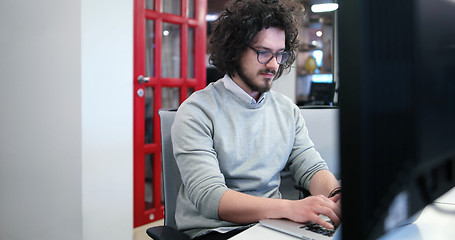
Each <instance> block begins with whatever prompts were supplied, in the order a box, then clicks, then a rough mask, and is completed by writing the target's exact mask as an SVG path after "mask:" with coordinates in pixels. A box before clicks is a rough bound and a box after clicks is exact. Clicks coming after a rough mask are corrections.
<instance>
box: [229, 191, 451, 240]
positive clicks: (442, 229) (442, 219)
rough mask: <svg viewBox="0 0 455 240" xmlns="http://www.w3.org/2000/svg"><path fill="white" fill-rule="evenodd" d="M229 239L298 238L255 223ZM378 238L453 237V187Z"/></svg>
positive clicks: (388, 239)
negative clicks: (413, 218) (412, 218)
mask: <svg viewBox="0 0 455 240" xmlns="http://www.w3.org/2000/svg"><path fill="white" fill-rule="evenodd" d="M230 239H231V240H256V239H257V240H268V239H270V240H272V239H273V240H276V239H280V240H296V239H298V238H296V237H293V236H290V235H287V234H284V233H280V232H278V231H275V230H272V229H269V228H266V227H263V226H261V225H259V224H256V225H255V226H253V227H251V228H249V229H247V230H245V231H243V232H241V233H240V234H237V235H236V236H234V237H232V238H230ZM379 239H380V240H391V239H393V240H396V239H404V240H406V239H409V240H411V239H412V240H419V239H431V240H440V239H441V240H445V239H447V240H453V239H455V188H453V189H452V190H450V191H449V192H447V193H446V194H444V195H443V196H441V197H440V198H438V199H437V200H436V201H435V202H434V203H433V204H431V205H428V206H427V207H425V209H424V210H423V212H422V214H421V215H420V217H419V218H418V219H417V220H416V221H415V222H414V223H413V224H409V225H406V226H403V227H399V228H397V229H394V230H392V231H390V232H388V233H387V234H386V235H384V236H382V237H381V238H379Z"/></svg>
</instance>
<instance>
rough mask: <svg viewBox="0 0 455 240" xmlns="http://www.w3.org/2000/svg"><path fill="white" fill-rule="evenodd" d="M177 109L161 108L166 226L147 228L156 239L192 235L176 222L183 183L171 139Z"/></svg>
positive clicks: (171, 239) (180, 239)
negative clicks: (178, 196) (177, 201)
mask: <svg viewBox="0 0 455 240" xmlns="http://www.w3.org/2000/svg"><path fill="white" fill-rule="evenodd" d="M175 113H176V110H159V111H158V114H159V116H160V123H161V159H162V160H161V164H162V165H161V166H162V172H163V185H164V226H156V227H151V228H149V229H147V231H146V232H147V235H149V236H150V237H151V238H153V239H155V240H190V237H188V236H187V235H185V234H184V233H182V232H180V231H178V230H177V224H176V223H175V218H174V216H175V202H176V198H177V194H178V192H179V189H180V185H181V183H182V179H181V177H180V172H179V170H178V167H177V163H176V162H175V159H174V153H173V150H172V141H171V126H172V123H173V122H174V117H175Z"/></svg>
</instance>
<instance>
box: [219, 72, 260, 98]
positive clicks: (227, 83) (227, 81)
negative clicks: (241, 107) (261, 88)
mask: <svg viewBox="0 0 455 240" xmlns="http://www.w3.org/2000/svg"><path fill="white" fill-rule="evenodd" d="M221 81H223V84H224V87H226V89H227V90H229V91H231V92H232V93H234V95H236V96H237V97H239V98H240V99H242V100H243V101H245V102H246V103H248V104H251V105H256V104H259V103H261V102H262V101H264V99H265V95H267V93H266V92H264V93H262V94H261V96H260V97H259V100H258V101H256V99H254V98H253V97H251V96H250V95H249V94H248V93H246V92H245V90H243V89H242V88H241V87H240V86H239V85H237V83H236V82H234V80H232V78H231V77H229V75H227V74H226V75H224V77H223V78H222V79H221Z"/></svg>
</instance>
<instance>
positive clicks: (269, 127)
mask: <svg viewBox="0 0 455 240" xmlns="http://www.w3.org/2000/svg"><path fill="white" fill-rule="evenodd" d="M172 142H173V148H174V156H175V159H176V161H177V164H178V167H179V169H180V173H181V176H182V182H183V185H182V187H181V188H180V192H179V195H178V197H177V204H176V205H177V206H176V215H175V218H176V222H177V226H178V228H179V230H182V231H184V232H185V233H186V234H188V235H190V236H191V237H195V236H198V235H200V234H204V233H206V232H207V231H208V230H212V229H216V230H217V231H224V230H230V229H232V228H235V227H238V226H237V225H236V224H234V223H230V222H226V221H221V220H219V218H218V204H219V202H220V199H221V196H222V195H223V193H224V192H225V191H226V190H227V189H228V188H229V189H232V190H235V191H239V192H243V193H247V194H251V195H255V196H261V197H267V198H281V194H280V192H279V189H278V187H279V186H280V172H281V171H282V170H283V169H284V168H285V167H288V168H289V170H290V172H291V174H292V175H293V176H294V179H295V180H296V182H298V183H300V184H302V185H303V186H305V187H306V188H308V186H309V182H310V180H311V177H312V176H313V175H314V174H315V173H316V172H317V171H319V170H321V169H327V165H326V163H325V162H324V161H323V160H322V158H321V156H320V154H319V153H318V152H317V151H316V150H315V149H314V147H313V143H312V141H311V140H310V138H309V137H308V131H307V128H306V127H305V122H304V120H303V117H302V115H301V114H300V110H299V108H298V107H297V106H296V105H295V104H294V103H293V102H292V101H291V100H290V99H289V98H287V97H285V96H284V95H282V94H280V93H277V92H274V91H270V92H268V93H267V95H266V97H265V99H264V100H263V101H261V102H260V103H258V104H248V103H247V102H245V101H243V100H241V99H240V98H239V97H238V96H237V95H235V94H234V93H233V92H231V91H230V90H228V89H226V87H225V85H224V83H223V81H217V82H215V83H212V84H210V85H209V86H207V87H206V88H205V89H203V90H200V91H197V92H195V93H193V94H192V95H191V96H190V97H189V98H188V99H187V100H186V101H185V102H184V103H182V105H181V106H180V108H179V110H178V111H177V114H176V118H175V121H174V124H173V126H172Z"/></svg>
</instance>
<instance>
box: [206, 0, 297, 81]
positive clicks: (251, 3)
mask: <svg viewBox="0 0 455 240" xmlns="http://www.w3.org/2000/svg"><path fill="white" fill-rule="evenodd" d="M226 6H227V7H226V10H225V11H224V12H223V13H222V14H221V15H220V17H219V18H218V19H217V20H216V21H215V22H214V23H213V26H212V38H211V39H210V46H209V48H208V50H209V53H210V54H211V56H210V62H211V63H212V64H213V65H215V66H216V67H217V68H218V70H219V71H220V72H221V73H227V74H228V75H230V76H234V73H235V72H236V70H237V69H239V61H238V60H239V59H240V56H241V54H242V52H243V51H244V50H245V49H246V48H247V46H248V45H250V44H251V43H252V42H253V41H254V38H255V37H256V34H257V33H258V32H259V31H261V30H262V29H264V28H266V29H267V28H270V27H276V28H279V29H282V30H284V32H285V41H286V43H285V48H286V51H289V52H290V53H291V56H290V57H289V59H288V61H287V62H286V63H285V64H282V65H280V67H279V69H278V71H277V74H276V77H275V79H277V78H279V77H280V76H281V74H282V73H283V70H284V69H288V68H290V67H291V65H292V63H293V62H294V61H295V58H296V50H297V47H298V43H299V41H298V38H297V35H298V29H297V26H298V24H299V22H300V21H299V18H298V17H297V16H298V14H299V13H302V12H299V11H302V9H303V8H302V7H301V5H299V4H297V3H294V2H290V1H284V0H281V1H280V0H231V1H230V2H229V3H228V4H227V5H226ZM302 14H303V13H302Z"/></svg>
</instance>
